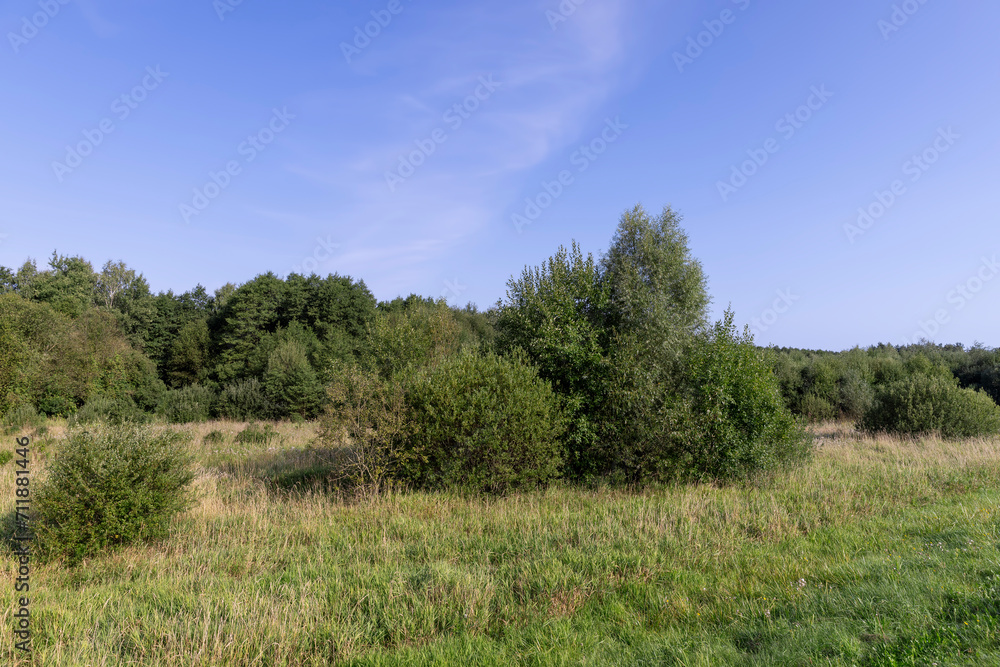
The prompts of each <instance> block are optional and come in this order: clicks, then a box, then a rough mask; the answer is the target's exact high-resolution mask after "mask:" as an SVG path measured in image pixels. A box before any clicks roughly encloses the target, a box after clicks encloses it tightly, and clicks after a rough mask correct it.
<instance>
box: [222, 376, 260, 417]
mask: <svg viewBox="0 0 1000 667" xmlns="http://www.w3.org/2000/svg"><path fill="white" fill-rule="evenodd" d="M215 412H216V414H217V415H218V416H219V417H222V418H223V419H234V420H236V421H252V420H254V419H271V418H272V417H273V416H274V408H273V406H272V405H271V401H270V400H268V398H267V396H265V395H264V388H263V387H262V386H261V384H260V380H258V379H257V378H250V379H248V380H237V381H236V382H233V383H232V384H229V385H227V386H226V387H225V388H224V389H223V390H222V392H221V393H220V394H219V399H218V401H217V402H216V404H215Z"/></svg>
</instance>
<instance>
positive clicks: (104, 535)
mask: <svg viewBox="0 0 1000 667" xmlns="http://www.w3.org/2000/svg"><path fill="white" fill-rule="evenodd" d="M191 462H192V459H191V456H190V454H189V453H188V451H187V449H186V446H185V441H184V437H183V436H182V435H180V434H179V433H176V432H173V431H167V430H153V429H150V428H149V427H139V426H134V425H133V426H118V427H103V428H99V429H96V430H91V431H71V432H70V433H69V434H68V435H67V437H66V439H65V441H63V442H62V443H60V445H59V447H58V449H57V450H56V452H55V453H54V455H53V456H52V458H51V459H50V461H49V463H48V466H47V469H48V475H47V477H46V478H45V479H44V480H43V481H42V484H41V486H40V487H39V488H38V490H37V491H36V494H35V500H34V509H35V512H36V517H37V518H36V526H35V532H36V544H37V546H38V549H39V553H40V554H41V555H42V556H43V557H45V558H47V559H52V558H59V557H65V558H66V559H67V560H68V561H69V562H70V563H78V562H79V561H80V560H82V559H83V558H87V557H91V556H96V555H99V554H102V553H105V552H107V551H108V550H110V549H113V548H116V547H120V546H124V545H128V544H132V543H136V542H144V541H147V540H152V539H159V538H163V537H166V535H167V532H168V527H169V525H170V521H171V519H172V518H173V517H174V516H175V515H176V514H177V513H178V512H181V511H182V510H184V509H185V508H186V507H187V506H188V505H189V502H190V495H189V492H188V487H189V485H190V483H191V481H192V480H193V479H194V474H193V473H192V471H191Z"/></svg>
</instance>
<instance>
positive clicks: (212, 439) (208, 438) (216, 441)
mask: <svg viewBox="0 0 1000 667" xmlns="http://www.w3.org/2000/svg"><path fill="white" fill-rule="evenodd" d="M201 441H202V442H203V443H204V444H206V445H221V444H222V443H224V442H225V441H226V434H225V433H223V432H222V431H218V430H216V431H209V432H208V433H206V434H205V437H204V438H202V439H201Z"/></svg>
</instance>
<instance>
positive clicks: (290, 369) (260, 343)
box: [0, 253, 489, 422]
mask: <svg viewBox="0 0 1000 667" xmlns="http://www.w3.org/2000/svg"><path fill="white" fill-rule="evenodd" d="M417 306H419V307H424V308H432V309H435V310H439V311H441V313H442V317H445V315H444V313H447V315H446V317H447V318H449V319H451V320H454V322H455V326H457V327H458V328H459V329H461V330H462V331H463V332H464V333H463V335H464V336H465V337H466V338H467V339H469V340H472V339H476V338H477V337H478V336H479V335H481V334H482V333H483V332H485V331H488V329H489V327H488V325H487V324H486V323H485V315H484V314H482V313H478V312H477V311H476V310H475V309H474V308H472V307H469V308H467V309H464V310H453V309H449V308H448V307H447V306H445V305H444V304H443V303H439V302H434V301H431V300H429V299H421V298H419V297H415V296H411V297H410V298H408V299H396V300H395V301H392V302H388V303H381V304H377V303H376V301H375V298H374V297H373V296H372V294H371V292H370V291H369V290H368V288H367V287H366V286H365V284H364V282H363V281H356V280H353V279H352V278H350V277H346V276H339V275H331V276H327V277H326V278H321V277H319V276H316V275H311V276H301V275H296V274H292V275H290V276H288V277H287V278H285V279H281V278H279V277H277V276H275V275H273V274H271V273H267V274H264V275H260V276H258V277H256V278H255V279H253V280H251V281H249V282H247V283H245V284H243V285H240V286H239V287H236V286H234V285H232V284H229V285H225V286H223V287H222V288H220V289H218V290H216V291H215V293H214V294H208V293H207V292H206V290H205V289H204V288H203V287H201V286H198V287H196V288H195V289H193V290H191V291H188V292H185V293H183V294H180V295H177V294H174V293H173V292H171V291H168V292H161V293H159V294H156V295H154V294H152V293H151V292H150V290H149V286H148V284H147V282H146V280H145V279H144V277H143V276H142V274H140V273H137V272H136V271H135V270H134V269H131V268H129V267H127V266H126V265H125V264H124V263H122V262H117V263H114V262H108V263H106V264H105V265H104V266H103V268H102V269H101V271H99V272H98V271H95V270H94V268H93V266H92V265H91V264H90V262H88V261H87V260H85V259H84V258H82V257H65V256H62V255H59V254H57V253H53V255H52V257H51V259H50V260H49V263H48V268H47V269H45V270H39V269H38V267H37V265H36V263H35V262H34V261H31V260H29V261H27V262H25V264H24V265H23V266H21V268H20V269H18V270H17V271H16V272H15V271H13V270H11V269H8V268H5V267H0V413H2V414H6V413H8V412H9V411H11V410H12V409H15V408H20V409H21V412H24V411H25V410H28V411H30V410H37V411H38V412H39V413H41V414H43V415H49V416H71V417H75V418H77V419H81V418H82V419H86V418H91V417H93V418H102V417H110V418H113V419H118V420H121V419H122V418H125V417H128V418H130V419H133V420H135V419H141V418H142V416H143V415H150V414H155V413H159V414H160V415H162V416H163V417H164V418H166V419H168V420H169V421H175V422H183V421H198V420H203V419H206V418H208V417H210V416H218V417H232V418H239V419H281V418H287V417H290V416H295V415H298V416H301V417H303V418H313V417H316V416H317V415H318V414H319V412H320V410H321V409H322V407H323V405H324V404H325V402H326V393H325V389H324V387H325V385H326V384H327V383H328V382H329V380H330V369H331V368H332V367H333V366H334V365H335V364H336V363H337V362H343V361H347V360H357V359H360V358H361V357H362V356H363V355H364V353H365V351H366V346H367V345H369V343H370V342H371V340H372V338H371V335H370V334H371V331H372V330H376V331H377V330H378V329H379V327H380V326H381V325H377V324H376V320H377V319H378V318H379V317H383V318H391V317H394V316H395V314H396V313H398V312H401V311H406V310H409V309H412V308H415V307H417Z"/></svg>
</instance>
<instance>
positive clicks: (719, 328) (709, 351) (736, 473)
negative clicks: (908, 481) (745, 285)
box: [616, 311, 810, 482]
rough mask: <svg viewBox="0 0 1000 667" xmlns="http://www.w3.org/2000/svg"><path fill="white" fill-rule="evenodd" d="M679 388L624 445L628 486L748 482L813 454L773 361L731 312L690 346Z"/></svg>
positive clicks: (621, 459) (622, 465)
mask: <svg viewBox="0 0 1000 667" xmlns="http://www.w3.org/2000/svg"><path fill="white" fill-rule="evenodd" d="M678 382H679V386H678V387H677V393H676V394H675V395H673V396H671V397H669V398H668V399H667V400H666V401H665V403H664V404H663V406H662V408H660V410H659V413H658V414H657V415H654V417H653V418H652V419H651V422H641V423H640V424H639V426H638V427H639V428H641V429H643V430H642V432H641V435H642V437H632V438H627V439H625V442H626V443H628V445H629V446H628V447H623V451H622V452H620V453H619V455H618V456H619V458H618V461H619V462H620V463H619V466H618V468H619V469H618V470H617V471H616V472H619V473H620V474H624V475H625V476H626V479H627V481H640V482H642V481H657V482H660V481H668V480H671V479H700V480H732V479H746V478H749V477H751V476H753V475H754V474H756V473H760V472H767V471H771V470H774V469H776V468H778V467H780V466H782V465H786V464H789V463H792V462H795V461H797V460H799V459H801V458H802V457H804V456H806V455H807V454H808V452H809V447H810V445H809V438H808V437H807V436H806V434H805V433H804V431H803V429H802V428H801V427H800V425H799V424H798V423H797V422H796V421H795V418H794V417H793V416H792V414H791V412H789V410H788V408H787V407H785V404H784V400H783V399H782V396H781V392H780V389H779V386H778V381H777V379H776V378H775V376H774V373H773V371H772V370H771V366H770V364H769V361H768V358H767V356H766V353H765V352H764V351H762V350H760V349H758V348H757V347H756V346H755V345H754V344H753V338H752V336H751V335H750V334H749V332H744V334H743V335H742V336H740V335H739V334H737V332H736V327H735V326H734V325H733V314H732V312H730V311H727V312H726V315H725V318H724V320H723V321H721V322H718V323H716V324H715V325H714V326H713V327H712V328H711V329H710V330H709V331H708V332H707V333H706V334H704V335H703V336H699V337H698V338H697V339H696V340H695V341H694V342H693V343H692V344H691V345H690V349H689V350H688V352H687V354H686V355H685V358H684V360H683V362H682V364H681V370H680V373H679V378H678ZM635 400H638V399H635ZM638 414H645V413H644V412H639V413H638Z"/></svg>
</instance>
